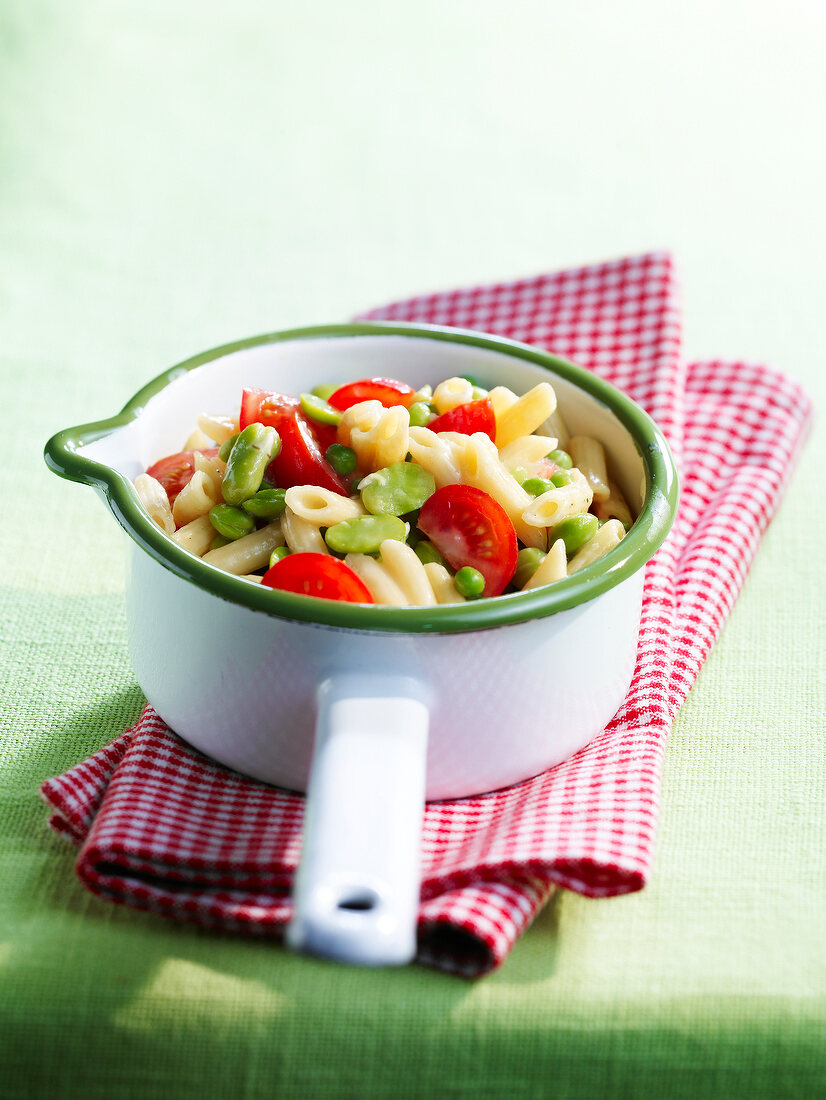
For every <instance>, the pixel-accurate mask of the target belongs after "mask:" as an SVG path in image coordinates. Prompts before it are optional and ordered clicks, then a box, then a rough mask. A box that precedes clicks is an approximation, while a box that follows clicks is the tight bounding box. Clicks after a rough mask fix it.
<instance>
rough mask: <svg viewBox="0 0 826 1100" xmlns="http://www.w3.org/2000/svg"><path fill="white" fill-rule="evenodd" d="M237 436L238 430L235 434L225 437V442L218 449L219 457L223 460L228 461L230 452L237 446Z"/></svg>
mask: <svg viewBox="0 0 826 1100" xmlns="http://www.w3.org/2000/svg"><path fill="white" fill-rule="evenodd" d="M237 438H238V432H236V433H235V434H234V435H231V436H230V437H229V439H225V440H224V442H223V443H222V444H221V447H220V450H219V451H218V457H219V458H220V459H221V461H222V462H226V460H227V459H228V458H229V452H230V451H231V450H232V448H233V447H234V446H235V440H236V439H237Z"/></svg>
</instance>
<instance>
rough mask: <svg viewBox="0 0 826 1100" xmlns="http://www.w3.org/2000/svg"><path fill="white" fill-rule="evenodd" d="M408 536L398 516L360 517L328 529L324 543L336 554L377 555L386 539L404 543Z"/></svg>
mask: <svg viewBox="0 0 826 1100" xmlns="http://www.w3.org/2000/svg"><path fill="white" fill-rule="evenodd" d="M406 535H407V524H406V523H404V522H402V520H400V519H399V518H398V516H358V518H356V519H345V520H344V521H343V522H342V523H334V524H333V526H332V527H328V528H327V530H326V532H325V533H324V541H325V542H326V543H327V545H328V546H329V547H330V549H331V550H333V551H335V553H336V554H376V553H378V550H379V547H380V546H381V544H382V543H383V542H384V540H385V539H395V540H396V541H397V542H404V540H405V537H406Z"/></svg>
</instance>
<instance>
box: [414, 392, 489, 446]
mask: <svg viewBox="0 0 826 1100" xmlns="http://www.w3.org/2000/svg"><path fill="white" fill-rule="evenodd" d="M427 426H428V428H430V430H431V431H432V432H461V433H462V434H463V435H473V433H474V432H484V433H485V435H488V436H490V438H491V439H493V440H494V441H495V439H496V417H495V416H494V414H493V402H492V401H491V399H490V398H489V397H483V398H481V400H479V401H468V402H466V404H464V405H457V406H456V408H455V409H449V410H448V411H447V412H446V413H442V415H441V416H437V417H436V419H435V420H431V421H430V423H429V424H428V425H427Z"/></svg>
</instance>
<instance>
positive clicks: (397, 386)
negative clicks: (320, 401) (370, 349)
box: [327, 378, 416, 409]
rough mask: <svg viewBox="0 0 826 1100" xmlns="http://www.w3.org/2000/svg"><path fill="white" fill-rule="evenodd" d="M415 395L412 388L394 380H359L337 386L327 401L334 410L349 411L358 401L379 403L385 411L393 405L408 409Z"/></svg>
mask: <svg viewBox="0 0 826 1100" xmlns="http://www.w3.org/2000/svg"><path fill="white" fill-rule="evenodd" d="M415 395H416V391H415V390H414V389H413V387H412V386H408V385H407V383H405V382H399V381H397V380H396V379H395V378H361V379H359V381H358V382H348V383H347V385H345V386H339V388H338V389H337V390H336V391H335V393H333V394H331V395H330V396H329V397H328V398H327V400H328V402H329V403H330V404H331V405H332V406H333V408H335V409H349V408H350V406H351V405H358V403H359V402H360V401H380V402H381V403H382V405H384V407H385V408H386V409H390V408H392V407H393V405H404V406H405V408H407V407H409V406H410V405H411V404H412V403H413V398H414V397H415Z"/></svg>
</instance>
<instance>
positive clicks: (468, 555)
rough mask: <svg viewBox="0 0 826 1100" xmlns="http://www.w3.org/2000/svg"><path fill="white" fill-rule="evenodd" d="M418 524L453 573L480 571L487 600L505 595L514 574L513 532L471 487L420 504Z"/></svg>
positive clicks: (440, 492) (504, 516) (500, 511)
mask: <svg viewBox="0 0 826 1100" xmlns="http://www.w3.org/2000/svg"><path fill="white" fill-rule="evenodd" d="M417 523H418V526H419V527H420V528H421V530H422V531H424V533H425V534H426V535H427V537H428V538H429V539H430V541H431V542H432V543H433V545H434V546H435V547H436V549H437V550H438V551H439V553H440V554H441V555H442V557H443V558H445V560H446V561H447V562H448V563H449V564H450V565H451V566H452V567H453V568H454V569H461V568H462V566H463V565H470V566H472V567H473V568H474V569H478V570H479V572H480V573H481V574H482V576H483V577H484V578H485V591H484V595H485V596H498V595H500V593H501V592H503V591H504V588H505V585H506V584H507V583H508V581H509V580H510V579H511V577H512V576H513V574H514V572H515V571H516V555H517V551H518V547H517V542H516V531H515V530H514V528H513V524H512V523H511V521H510V517H509V516H508V513H507V512H506V511H505V509H504V508H503V507H502V505H501V504H499V502H498V501H496V500H494V499H493V497H492V496H490V495H489V494H488V493H485V492H483V490H482V489H475V488H474V487H473V486H472V485H445V486H444V488H442V489H437V490H436V492H435V493H434V494H433V495H432V496H431V497H428V499H427V500H426V501H425V502H424V504H423V505H422V510H421V511H420V512H419V518H418V520H417Z"/></svg>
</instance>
